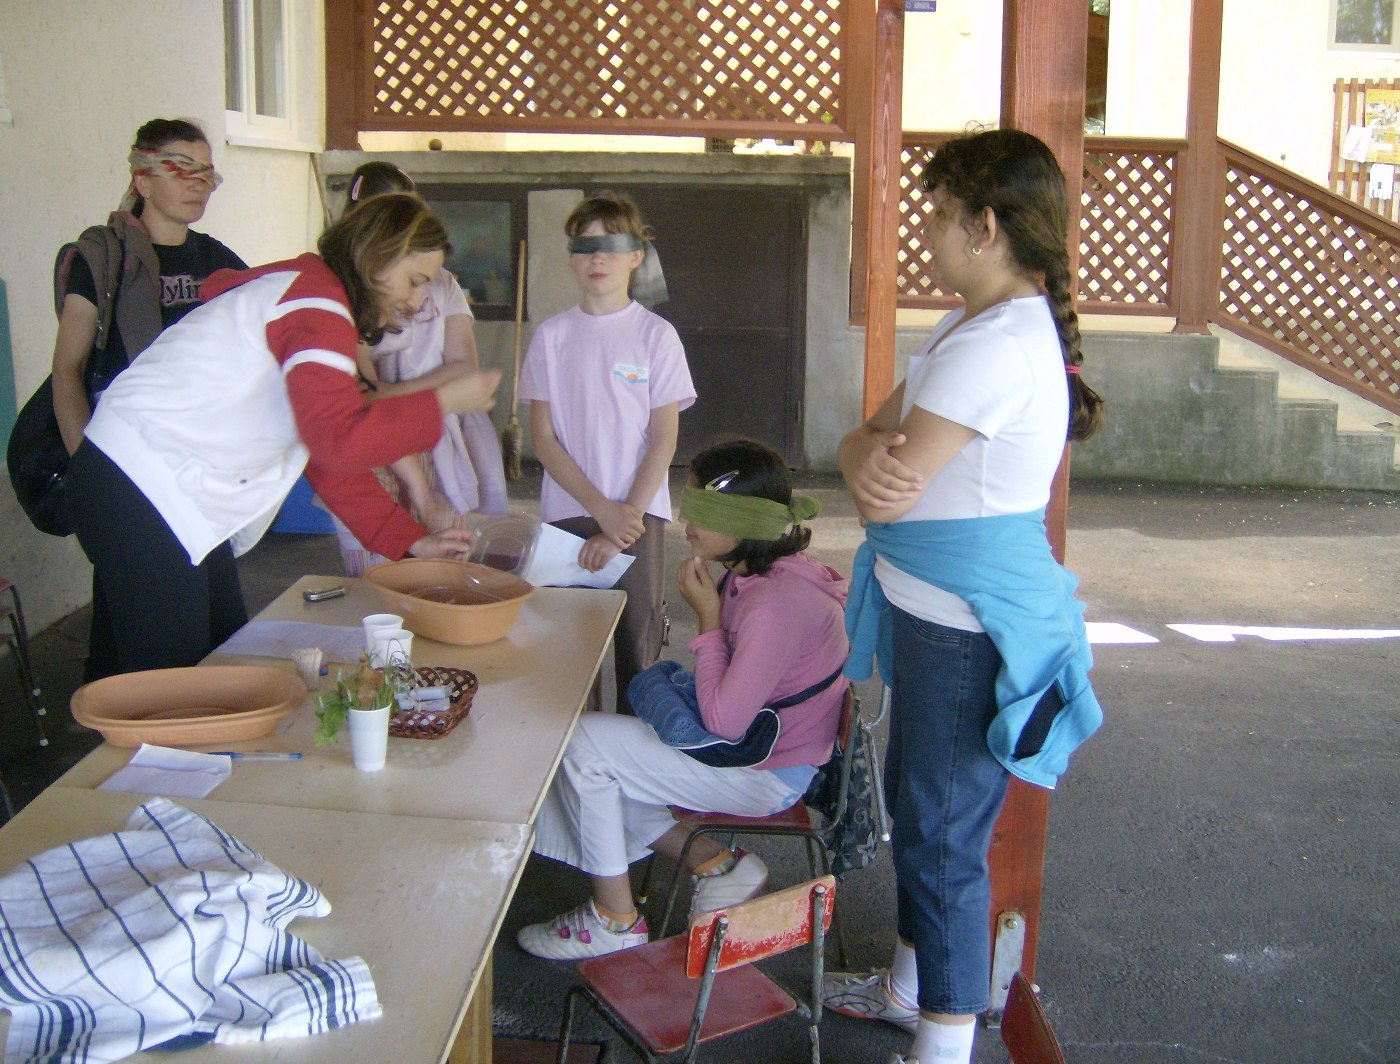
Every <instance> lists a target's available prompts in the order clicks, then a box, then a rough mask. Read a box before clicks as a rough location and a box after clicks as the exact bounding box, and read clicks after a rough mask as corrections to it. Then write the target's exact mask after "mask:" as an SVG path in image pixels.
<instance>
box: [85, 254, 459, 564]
mask: <svg viewBox="0 0 1400 1064" xmlns="http://www.w3.org/2000/svg"><path fill="white" fill-rule="evenodd" d="M202 294H203V297H204V299H205V303H204V305H203V306H201V307H199V308H197V309H196V310H194V311H192V312H191V313H190V314H188V315H186V317H185V318H184V319H183V320H182V321H181V322H180V323H179V324H177V325H175V326H173V327H171V328H169V329H167V330H166V331H165V332H163V333H162V334H161V335H160V337H159V338H158V339H157V340H156V341H155V343H153V344H151V346H150V347H148V348H146V350H145V351H143V352H142V353H141V355H140V356H139V357H138V358H137V359H136V360H135V361H134V362H133V363H132V364H131V365H130V366H129V367H128V368H127V369H126V370H125V371H124V372H123V373H122V374H121V376H119V377H118V378H117V379H116V380H115V381H114V382H113V383H112V386H111V387H110V388H108V389H107V391H106V392H105V393H104V395H103V397H102V401H101V402H100V403H98V405H97V410H96V411H95V412H94V414H93V418H92V420H91V421H90V422H89V423H88V426H87V430H86V435H87V437H88V438H89V439H90V440H92V442H93V443H94V444H96V445H97V446H98V447H99V448H100V449H101V450H102V451H103V452H104V453H105V454H106V455H107V456H108V457H109V458H111V459H112V461H114V462H115V463H116V464H117V465H118V466H119V467H120V468H121V469H122V471H123V472H125V473H126V475H127V476H128V477H130V478H131V480H132V481H133V482H134V483H135V484H136V486H137V487H138V488H140V489H141V492H142V493H143V494H144V495H145V496H146V498H147V499H149V500H150V502H151V504H152V505H153V506H155V508H156V509H157V510H158V511H159V512H160V515H161V516H162V517H163V518H164V519H165V521H166V523H167V524H168V525H169V526H170V529H171V531H173V532H174V533H175V535H176V537H177V538H178V539H179V540H180V543H181V544H182V545H183V546H184V548H185V549H186V550H187V551H188V552H189V555H190V560H191V561H192V562H194V563H195V564H198V563H199V562H201V561H202V560H203V559H204V558H205V556H206V555H208V554H209V552H210V551H211V550H213V549H214V548H215V547H217V546H218V545H219V544H220V543H223V542H224V541H225V540H231V541H232V546H233V549H234V553H235V554H243V553H244V552H246V551H247V550H249V549H250V548H251V547H252V546H253V545H254V544H255V543H257V541H258V540H259V539H261V538H262V535H263V533H264V532H266V531H267V529H268V526H269V525H271V523H272V520H273V518H274V517H275V516H276V514H277V510H278V508H279V507H280V506H281V504H282V500H283V499H284V498H285V497H286V495H287V492H288V491H290V490H291V487H292V484H293V483H294V482H295V481H296V478H297V476H298V475H299V474H300V473H301V472H302V470H303V469H305V471H306V477H307V480H309V481H310V482H311V486H312V487H313V488H315V490H316V491H317V493H318V494H319V495H320V496H321V498H322V499H323V500H324V501H325V502H326V504H327V505H328V506H329V507H330V508H331V509H332V510H333V511H334V512H335V513H336V514H337V515H338V516H339V517H340V518H341V520H343V521H344V522H345V523H346V525H348V526H349V528H350V530H351V531H352V532H354V533H355V536H356V537H357V538H358V539H359V540H360V542H361V543H363V544H365V545H366V546H367V547H369V548H371V549H372V550H375V551H378V552H379V553H380V554H383V555H385V556H387V557H390V558H401V557H403V556H404V554H406V553H407V551H408V548H409V547H410V546H412V545H413V543H414V542H415V541H416V540H418V539H419V538H421V537H422V536H424V535H426V534H427V530H426V529H424V528H423V527H422V526H421V525H419V524H418V523H417V522H416V521H414V520H413V519H412V518H411V517H410V516H409V514H408V513H407V512H406V511H405V510H403V509H401V508H400V507H398V506H396V505H395V504H394V502H393V500H392V499H390V498H389V496H388V495H387V494H386V493H385V492H384V489H383V488H381V487H380V486H379V482H378V481H377V480H376V479H375V476H374V473H373V468H374V467H375V466H380V465H386V464H388V463H389V462H392V461H394V460H396V459H398V458H402V457H403V456H404V455H406V454H412V453H414V452H416V451H423V450H429V449H431V448H432V447H433V445H434V444H435V443H436V442H437V438H438V436H439V434H440V433H441V431H442V410H441V408H440V407H439V405H438V401H437V397H436V396H435V395H434V394H433V392H432V391H431V390H425V391H421V392H414V393H412V394H409V395H403V396H398V397H395V398H392V399H377V400H375V401H373V402H369V401H367V400H366V398H365V396H364V395H363V394H362V393H361V391H360V388H359V384H358V380H357V377H356V371H355V345H356V343H357V342H358V339H359V338H358V336H357V334H356V331H355V326H354V322H353V319H352V317H351V314H350V309H349V300H348V298H347V296H346V294H345V287H344V286H343V285H342V284H341V283H340V281H339V279H338V278H337V277H336V276H335V274H333V273H332V272H331V271H330V269H329V267H327V266H326V264H325V263H324V262H323V261H322V260H321V259H320V258H319V257H318V256H316V255H312V254H306V255H302V256H299V257H298V258H295V259H290V260H288V261H285V262H274V263H270V264H268V265H266V266H259V267H257V268H255V269H251V270H220V271H218V272H217V273H214V274H211V275H210V276H209V278H208V279H206V280H205V282H204V288H203V293H202Z"/></svg>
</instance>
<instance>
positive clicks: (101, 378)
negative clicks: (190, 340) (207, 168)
mask: <svg viewBox="0 0 1400 1064" xmlns="http://www.w3.org/2000/svg"><path fill="white" fill-rule="evenodd" d="M153 247H154V248H155V249H156V259H157V260H158V261H159V262H160V323H161V328H162V329H168V328H170V326H172V325H174V324H175V323H176V322H177V321H179V320H180V319H181V318H183V317H184V316H185V315H186V314H188V313H189V312H190V311H192V310H193V309H194V308H195V307H197V306H199V290H200V287H201V286H202V285H203V284H204V279H205V278H206V277H208V276H209V275H210V274H211V273H213V272H214V271H215V270H222V269H224V268H226V267H227V268H232V269H236V270H244V269H247V266H246V265H245V264H244V262H243V260H242V259H240V258H239V257H238V256H237V255H235V254H234V253H233V252H232V251H230V250H229V249H228V248H226V247H224V245H223V244H221V243H219V242H218V241H217V240H215V239H214V238H213V237H212V236H208V235H207V234H205V233H196V232H195V231H194V230H192V229H191V230H190V231H189V232H188V234H187V235H186V236H185V242H184V243H183V244H155V245H153ZM64 295H75V296H82V297H83V298H84V299H86V300H87V301H88V302H89V303H91V304H92V305H93V306H96V305H97V285H96V284H95V283H94V281H93V278H92V271H91V270H89V269H88V264H87V262H86V260H84V259H83V257H82V256H81V255H75V256H74V257H73V265H72V268H71V270H70V271H69V274H68V288H67V291H65V292H64ZM122 298H123V292H122V290H121V289H120V288H118V289H117V296H116V300H115V304H120V302H121V300H122ZM115 304H114V305H113V307H112V320H113V321H114V322H115V321H116V312H117V311H116V305H115ZM94 361H95V360H93V359H89V362H88V393H89V397H90V398H96V396H97V395H99V394H100V393H101V392H102V391H103V389H105V388H106V387H107V385H108V384H110V383H111V381H112V378H113V377H115V376H116V375H117V374H118V373H120V372H121V371H122V369H124V368H125V367H126V365H127V363H128V362H129V361H130V359H129V358H128V356H127V351H126V345H125V343H123V341H122V336H121V332H120V330H118V329H116V328H113V329H112V331H111V335H110V336H109V337H108V339H107V349H106V351H105V352H104V353H103V354H102V357H101V360H100V361H101V365H100V366H98V365H94V364H93V363H94Z"/></svg>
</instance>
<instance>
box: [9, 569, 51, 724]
mask: <svg viewBox="0 0 1400 1064" xmlns="http://www.w3.org/2000/svg"><path fill="white" fill-rule="evenodd" d="M6 591H8V592H9V593H10V601H9V602H0V621H8V622H9V631H8V632H0V639H3V640H4V643H5V645H6V646H8V647H9V648H10V653H11V654H12V655H13V656H14V659H15V668H16V669H17V670H18V672H19V686H20V692H21V693H22V694H23V696H24V701H25V703H26V704H27V705H28V706H29V712H30V714H31V715H32V716H33V717H34V727H35V730H37V731H38V733H39V745H40V746H48V745H49V738H48V736H47V735H45V734H44V716H45V713H46V712H47V711H46V710H45V709H44V706H43V704H42V703H41V702H40V701H39V696H40V691H39V684H38V682H37V681H36V680H35V678H34V658H33V656H32V655H31V654H30V652H29V629H28V628H26V627H25V624H24V608H23V607H22V606H21V605H20V601H19V588H17V587H15V585H14V581H12V580H7V579H5V577H3V576H0V593H3V592H6Z"/></svg>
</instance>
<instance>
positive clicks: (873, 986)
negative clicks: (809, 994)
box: [822, 968, 919, 1064]
mask: <svg viewBox="0 0 1400 1064" xmlns="http://www.w3.org/2000/svg"><path fill="white" fill-rule="evenodd" d="M822 1004H823V1005H825V1006H826V1007H827V1008H829V1009H830V1010H831V1011H832V1012H839V1013H841V1015H843V1016H855V1017H856V1018H857V1019H862V1020H884V1021H885V1022H886V1023H892V1024H894V1025H895V1026H896V1027H898V1028H900V1029H901V1030H905V1031H908V1032H909V1033H910V1034H913V1033H914V1032H915V1031H916V1030H917V1029H918V1026H919V1010H918V1009H916V1008H910V1007H909V1006H908V1005H905V1004H904V1003H903V1002H900V1001H896V1000H895V999H894V995H893V994H891V993H890V970H889V969H888V968H876V969H875V970H874V971H873V972H869V973H867V974H864V975H862V974H860V973H858V972H828V973H827V974H826V975H824V976H823V977H822ZM891 1064H894V1062H891ZM912 1064H917V1062H912Z"/></svg>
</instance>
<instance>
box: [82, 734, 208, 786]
mask: <svg viewBox="0 0 1400 1064" xmlns="http://www.w3.org/2000/svg"><path fill="white" fill-rule="evenodd" d="M232 766H233V761H232V760H231V759H230V758H227V757H225V756H224V755H222V754H199V753H196V752H195V751H193V750H174V749H171V748H170V747H168V746H152V745H151V744H150V743H142V744H141V745H140V746H139V747H138V748H137V750H136V753H135V754H133V755H132V757H131V760H130V761H128V762H127V763H126V766H125V767H124V768H119V769H117V771H116V772H113V773H112V774H111V775H110V776H108V777H107V779H106V780H104V781H103V782H102V783H101V784H99V785H98V788H97V789H98V790H99V791H128V792H130V793H132V794H158V795H161V796H162V797H165V798H203V797H204V796H205V795H207V794H208V793H209V792H210V791H212V790H213V789H214V788H215V787H217V786H218V785H219V784H221V783H223V782H224V780H226V779H228V774H229V772H230V771H231V769H232Z"/></svg>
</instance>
